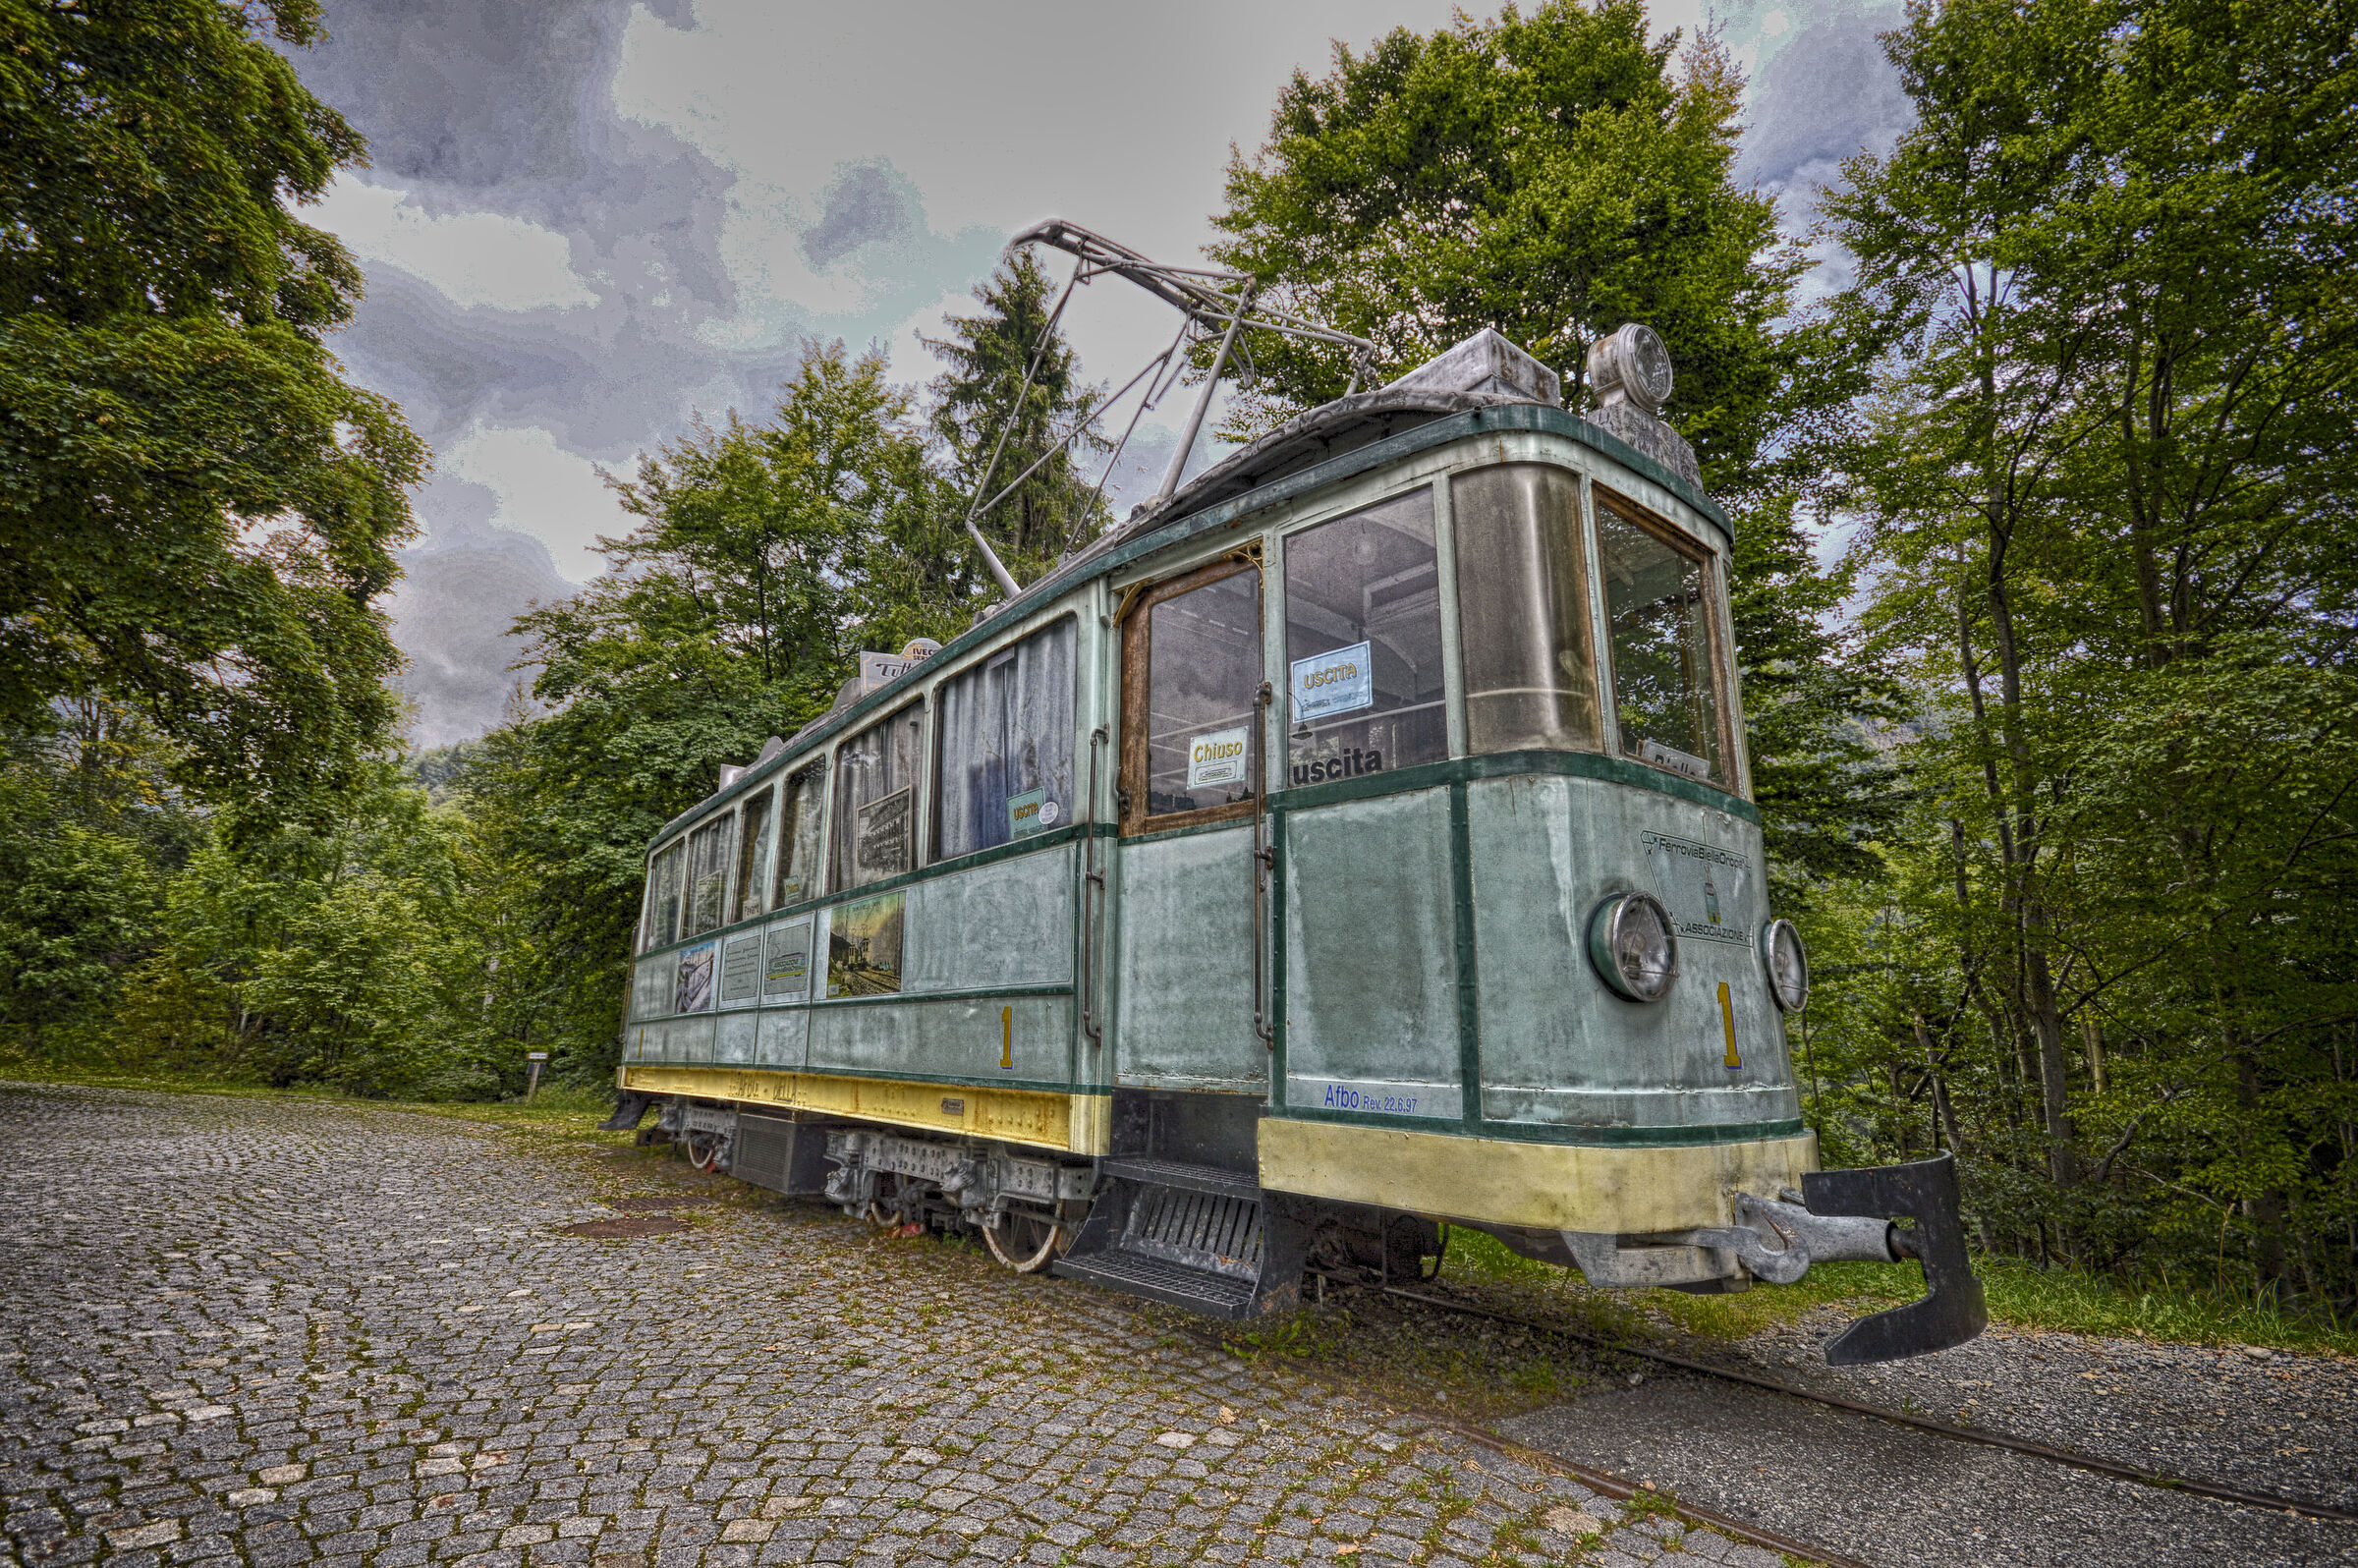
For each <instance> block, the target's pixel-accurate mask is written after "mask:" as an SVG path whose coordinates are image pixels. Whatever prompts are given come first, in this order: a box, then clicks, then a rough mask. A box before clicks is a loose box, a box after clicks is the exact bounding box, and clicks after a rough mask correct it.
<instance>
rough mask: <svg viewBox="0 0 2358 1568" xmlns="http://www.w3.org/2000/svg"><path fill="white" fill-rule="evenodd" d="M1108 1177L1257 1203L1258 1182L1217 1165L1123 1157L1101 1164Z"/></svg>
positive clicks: (1258, 1196) (1259, 1192) (1259, 1191)
mask: <svg viewBox="0 0 2358 1568" xmlns="http://www.w3.org/2000/svg"><path fill="white" fill-rule="evenodd" d="M1103 1169H1104V1172H1105V1174H1106V1175H1108V1176H1117V1177H1119V1178H1121V1179H1122V1180H1123V1181H1132V1182H1144V1183H1147V1184H1149V1185H1151V1186H1154V1187H1177V1188H1181V1189H1183V1190H1185V1191H1187V1192H1191V1193H1209V1194H1211V1195H1212V1196H1213V1197H1214V1198H1243V1199H1248V1200H1252V1201H1256V1202H1258V1201H1259V1200H1260V1198H1261V1183H1260V1182H1258V1181H1255V1180H1254V1179H1253V1178H1252V1177H1250V1176H1246V1175H1241V1174H1239V1173H1238V1172H1236V1171H1232V1170H1222V1169H1221V1168H1220V1167H1219V1166H1217V1165H1191V1164H1188V1163H1186V1162H1185V1161H1183V1160H1176V1159H1150V1158H1146V1157H1143V1156H1140V1157H1127V1156H1126V1157H1123V1158H1119V1159H1109V1160H1106V1161H1105V1162H1104V1165H1103Z"/></svg>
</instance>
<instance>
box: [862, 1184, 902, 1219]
mask: <svg viewBox="0 0 2358 1568" xmlns="http://www.w3.org/2000/svg"><path fill="white" fill-rule="evenodd" d="M900 1195H901V1184H900V1179H899V1178H898V1177H894V1176H878V1177H877V1178H876V1196H875V1197H873V1198H871V1199H870V1200H869V1201H868V1207H867V1208H866V1209H865V1210H863V1211H862V1217H863V1218H865V1219H866V1220H867V1221H868V1222H869V1223H870V1225H873V1226H875V1227H876V1229H878V1230H890V1229H893V1228H895V1227H897V1226H898V1225H899V1224H900V1222H901V1205H900Z"/></svg>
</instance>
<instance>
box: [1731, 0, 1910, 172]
mask: <svg viewBox="0 0 2358 1568" xmlns="http://www.w3.org/2000/svg"><path fill="white" fill-rule="evenodd" d="M1791 5H1792V10H1793V11H1794V12H1797V13H1799V20H1798V25H1797V26H1794V27H1793V28H1791V29H1790V30H1789V31H1785V32H1783V35H1782V42H1781V45H1780V46H1779V47H1778V48H1777V49H1776V51H1775V52H1774V53H1773V54H1771V55H1768V57H1767V59H1766V62H1765V63H1764V64H1763V65H1762V66H1761V67H1760V68H1759V69H1758V70H1757V71H1756V72H1755V73H1754V74H1753V78H1752V84H1751V90H1750V91H1749V92H1748V93H1747V95H1746V109H1747V116H1748V119H1749V121H1750V123H1749V124H1748V126H1747V127H1746V129H1745V135H1744V145H1743V149H1742V151H1741V153H1740V154H1739V155H1738V157H1737V161H1736V175H1737V178H1738V179H1740V180H1745V181H1758V182H1760V183H1762V184H1764V185H1768V186H1771V187H1775V188H1779V189H1788V190H1791V191H1792V192H1793V194H1794V195H1795V196H1801V197H1803V198H1804V200H1805V201H1806V202H1812V203H1814V202H1815V200H1816V193H1817V190H1818V188H1819V186H1820V185H1821V184H1823V183H1825V182H1827V181H1830V180H1838V179H1839V178H1840V169H1839V167H1838V166H1839V164H1840V161H1841V160H1842V159H1844V158H1848V157H1851V156H1853V155H1855V154H1857V153H1859V152H1863V151H1864V152H1879V153H1880V152H1884V151H1888V150H1889V149H1890V146H1891V144H1892V143H1893V142H1894V141H1896V140H1898V139H1899V136H1900V134H1901V133H1902V132H1904V131H1905V130H1906V129H1907V128H1908V127H1909V126H1910V125H1911V124H1913V123H1914V122H1915V111H1914V109H1913V108H1912V107H1911V105H1910V104H1909V102H1908V96H1907V93H1906V92H1905V90H1903V89H1902V88H1901V86H1900V84H1899V73H1898V71H1897V70H1895V69H1894V68H1893V67H1892V64H1891V62H1890V61H1889V60H1888V59H1887V58H1885V56H1884V54H1883V49H1882V43H1881V37H1880V35H1881V33H1883V32H1886V31H1889V30H1890V29H1891V28H1896V27H1898V26H1900V25H1901V24H1902V23H1903V22H1904V21H1905V20H1906V13H1905V12H1904V11H1903V10H1902V9H1901V8H1900V7H1899V6H1898V5H1896V4H1854V3H1850V0H1807V3H1804V0H1791ZM1769 15H1770V16H1773V17H1775V18H1777V19H1779V20H1780V21H1783V20H1784V19H1785V18H1786V15H1787V13H1786V12H1785V11H1783V10H1778V11H1775V12H1771V13H1770V14H1769ZM1766 20H1767V19H1764V21H1766Z"/></svg>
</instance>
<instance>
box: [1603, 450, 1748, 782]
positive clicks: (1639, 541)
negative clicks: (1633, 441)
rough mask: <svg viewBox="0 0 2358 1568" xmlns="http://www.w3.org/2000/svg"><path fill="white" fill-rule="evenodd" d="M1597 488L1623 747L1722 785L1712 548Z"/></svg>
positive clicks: (1616, 706)
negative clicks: (1650, 519)
mask: <svg viewBox="0 0 2358 1568" xmlns="http://www.w3.org/2000/svg"><path fill="white" fill-rule="evenodd" d="M1596 495H1597V562H1598V568H1599V570H1600V571H1601V572H1602V573H1603V574H1604V614H1605V622H1606V630H1607V631H1608V632H1609V634H1610V635H1611V638H1612V645H1613V714H1614V719H1615V722H1616V723H1617V724H1618V725H1619V728H1620V736H1621V752H1622V755H1623V756H1631V757H1635V758H1636V759H1637V760H1639V761H1641V762H1650V763H1652V764H1654V765H1655V766H1656V767H1661V768H1667V769H1669V770H1670V771H1672V772H1677V773H1685V774H1687V775H1689V776H1690V777H1694V778H1702V779H1710V780H1711V781H1712V783H1715V784H1722V785H1724V784H1725V783H1727V761H1726V756H1725V755H1724V749H1723V748H1722V747H1721V745H1720V740H1719V697H1718V682H1717V681H1716V680H1714V679H1713V677H1712V667H1713V663H1714V660H1713V658H1712V645H1713V644H1714V643H1715V642H1716V641H1717V640H1716V638H1715V637H1714V635H1713V631H1714V624H1715V622H1716V620H1717V617H1716V615H1715V614H1714V613H1713V611H1712V595H1711V587H1710V583H1711V574H1710V572H1709V570H1708V566H1707V562H1708V557H1706V556H1705V555H1704V553H1703V552H1702V551H1701V550H1700V549H1698V548H1696V547H1695V546H1693V545H1691V544H1688V543H1686V542H1685V541H1684V540H1681V539H1677V538H1676V537H1675V536H1674V535H1672V534H1671V532H1669V531H1668V530H1667V529H1664V528H1661V527H1659V526H1658V525H1655V524H1651V523H1649V522H1647V521H1645V520H1644V519H1643V518H1642V517H1641V516H1640V514H1639V513H1638V511H1637V509H1636V508H1635V507H1633V506H1631V505H1630V504H1629V503H1628V502H1626V501H1624V500H1622V499H1621V498H1620V497H1619V496H1616V495H1614V494H1612V493H1611V492H1610V491H1607V490H1602V489H1600V490H1598V491H1597V492H1596Z"/></svg>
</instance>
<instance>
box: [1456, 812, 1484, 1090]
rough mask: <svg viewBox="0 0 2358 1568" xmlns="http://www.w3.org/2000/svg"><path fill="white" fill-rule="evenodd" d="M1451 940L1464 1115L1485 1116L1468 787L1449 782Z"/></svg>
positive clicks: (1478, 961) (1480, 984) (1480, 959)
mask: <svg viewBox="0 0 2358 1568" xmlns="http://www.w3.org/2000/svg"><path fill="white" fill-rule="evenodd" d="M1449 939H1450V941H1451V942H1452V943H1454V944H1455V946H1456V948H1457V986H1456V994H1455V995H1454V996H1452V997H1451V998H1450V1001H1451V1002H1452V1003H1453V1004H1454V1005H1455V1007H1456V1010H1457V1058H1458V1068H1457V1070H1458V1076H1459V1078H1460V1080H1461V1081H1462V1082H1464V1083H1465V1084H1467V1085H1468V1086H1470V1088H1469V1090H1468V1092H1467V1094H1466V1097H1465V1107H1464V1111H1463V1113H1462V1114H1463V1119H1464V1121H1465V1123H1466V1125H1467V1126H1468V1127H1469V1128H1471V1127H1473V1126H1475V1125H1477V1124H1478V1123H1480V1122H1481V1120H1482V1095H1481V1093H1480V1092H1479V1091H1480V1089H1481V1087H1482V953H1481V949H1480V947H1479V946H1478V945H1477V944H1476V941H1475V932H1474V855H1473V851H1472V849H1471V848H1470V847H1469V843H1468V839H1467V826H1466V785H1465V781H1464V780H1463V779H1452V780H1450V782H1449Z"/></svg>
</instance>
